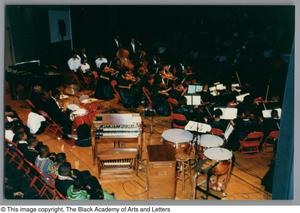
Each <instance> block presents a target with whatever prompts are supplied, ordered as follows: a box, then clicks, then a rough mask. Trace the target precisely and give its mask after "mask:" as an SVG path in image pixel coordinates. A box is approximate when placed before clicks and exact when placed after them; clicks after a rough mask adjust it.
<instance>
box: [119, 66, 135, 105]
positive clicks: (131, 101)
mask: <svg viewBox="0 0 300 213" xmlns="http://www.w3.org/2000/svg"><path fill="white" fill-rule="evenodd" d="M136 82H137V78H136V77H135V76H133V74H132V73H131V72H129V71H123V73H122V74H121V75H119V77H118V85H119V91H120V96H121V103H122V105H123V106H124V107H126V108H137V107H138V103H139V100H138V93H139V91H138V90H137V89H136V87H135V83H136Z"/></svg>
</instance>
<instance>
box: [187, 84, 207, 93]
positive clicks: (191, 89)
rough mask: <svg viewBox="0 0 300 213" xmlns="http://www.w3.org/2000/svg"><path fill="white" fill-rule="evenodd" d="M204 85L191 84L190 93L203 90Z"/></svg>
mask: <svg viewBox="0 0 300 213" xmlns="http://www.w3.org/2000/svg"><path fill="white" fill-rule="evenodd" d="M202 88H203V86H202V85H189V86H188V92H187V93H188V94H195V93H197V92H201V91H202Z"/></svg>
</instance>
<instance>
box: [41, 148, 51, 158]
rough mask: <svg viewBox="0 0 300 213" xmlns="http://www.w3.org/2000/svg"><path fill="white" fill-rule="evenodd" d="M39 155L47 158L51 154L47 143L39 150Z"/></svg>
mask: <svg viewBox="0 0 300 213" xmlns="http://www.w3.org/2000/svg"><path fill="white" fill-rule="evenodd" d="M39 155H40V157H42V158H46V157H48V156H49V147H48V146H47V145H42V146H41V147H40V150H39Z"/></svg>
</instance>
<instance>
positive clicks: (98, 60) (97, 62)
mask: <svg viewBox="0 0 300 213" xmlns="http://www.w3.org/2000/svg"><path fill="white" fill-rule="evenodd" d="M103 63H107V59H106V58H97V59H96V60H95V64H96V66H97V68H100V67H101V64H103Z"/></svg>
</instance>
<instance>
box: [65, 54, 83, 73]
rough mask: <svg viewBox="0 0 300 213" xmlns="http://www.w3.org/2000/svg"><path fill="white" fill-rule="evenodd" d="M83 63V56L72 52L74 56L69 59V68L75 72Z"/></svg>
mask: <svg viewBox="0 0 300 213" xmlns="http://www.w3.org/2000/svg"><path fill="white" fill-rule="evenodd" d="M80 64H81V58H80V57H79V55H78V54H77V53H76V52H75V51H73V52H72V57H71V58H70V59H69V60H68V68H69V70H71V71H73V72H77V70H78V69H79V67H80Z"/></svg>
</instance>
